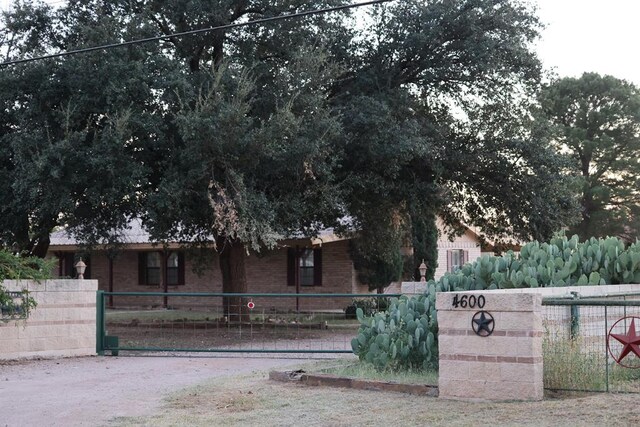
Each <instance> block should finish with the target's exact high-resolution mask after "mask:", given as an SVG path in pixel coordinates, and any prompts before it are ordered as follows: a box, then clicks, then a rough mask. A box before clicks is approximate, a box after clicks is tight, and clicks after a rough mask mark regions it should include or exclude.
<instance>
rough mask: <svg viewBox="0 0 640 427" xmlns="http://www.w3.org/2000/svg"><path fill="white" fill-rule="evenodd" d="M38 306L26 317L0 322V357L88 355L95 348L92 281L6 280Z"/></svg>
mask: <svg viewBox="0 0 640 427" xmlns="http://www.w3.org/2000/svg"><path fill="white" fill-rule="evenodd" d="M2 285H3V286H4V287H5V288H6V289H7V290H9V291H21V290H23V289H27V290H28V291H29V293H30V295H31V297H33V298H34V299H35V300H36V302H37V304H38V306H37V307H36V308H35V309H33V310H32V311H31V313H30V314H29V317H28V318H27V319H26V320H12V321H9V322H0V359H19V358H30V357H69V356H87V355H92V354H95V351H96V289H97V287H98V283H97V282H96V281H95V280H48V281H45V282H42V283H34V282H28V281H5V282H3V284H2Z"/></svg>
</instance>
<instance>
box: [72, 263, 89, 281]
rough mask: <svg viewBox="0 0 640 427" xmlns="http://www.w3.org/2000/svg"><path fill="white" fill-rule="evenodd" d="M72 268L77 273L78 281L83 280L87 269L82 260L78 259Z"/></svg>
mask: <svg viewBox="0 0 640 427" xmlns="http://www.w3.org/2000/svg"><path fill="white" fill-rule="evenodd" d="M74 267H75V268H76V271H77V272H78V279H84V271H85V270H86V269H87V264H85V263H84V262H82V258H80V261H78V262H77V263H76V265H75V266H74Z"/></svg>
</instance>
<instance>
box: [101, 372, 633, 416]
mask: <svg viewBox="0 0 640 427" xmlns="http://www.w3.org/2000/svg"><path fill="white" fill-rule="evenodd" d="M327 363H330V362H323V364H320V365H317V366H316V367H317V368H318V369H319V370H326V369H327V368H328V365H327ZM304 368H306V369H309V368H313V365H305V366H304ZM267 375H268V373H267V372H256V373H254V374H253V375H250V376H246V375H245V376H238V377H232V378H228V379H225V380H222V381H221V380H216V381H211V382H205V383H203V384H201V385H200V386H197V387H193V388H188V389H185V390H182V391H180V392H178V393H175V394H174V395H172V396H170V397H169V398H167V399H166V400H165V403H164V405H163V407H162V408H161V409H160V410H159V411H158V412H157V413H156V414H155V415H153V416H150V417H143V418H119V419H115V420H114V421H113V423H112V425H117V426H152V425H153V426H235V425H238V426H240V425H242V426H253V425H260V426H300V425H305V426H353V425H358V426H377V425H402V426H424V425H447V426H449V425H454V426H457V425H469V426H473V425H494V426H496V425H532V426H533V425H535V426H557V425H567V424H571V425H593V426H602V425H638V424H639V423H640V411H639V410H638V396H637V395H632V394H552V395H548V396H547V397H546V398H545V400H544V401H541V402H505V403H481V402H473V403H470V402H460V401H448V400H443V399H438V398H430V397H419V396H411V395H405V394H401V393H392V392H379V391H362V390H350V389H336V388H324V387H308V386H304V385H301V384H298V383H280V382H274V381H269V380H268V379H267Z"/></svg>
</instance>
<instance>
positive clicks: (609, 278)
mask: <svg viewBox="0 0 640 427" xmlns="http://www.w3.org/2000/svg"><path fill="white" fill-rule="evenodd" d="M621 283H640V242H636V243H634V244H631V245H629V246H627V247H625V244H624V242H623V241H622V240H621V239H619V238H616V237H610V238H606V239H596V238H591V239H589V240H587V241H585V242H580V241H579V239H578V236H573V237H571V238H570V239H568V238H567V237H564V236H563V237H556V238H554V239H552V240H551V241H550V242H549V243H539V242H531V243H528V244H526V245H524V246H523V247H522V250H521V252H520V255H516V254H514V253H513V252H507V253H506V254H504V255H502V256H500V257H497V256H487V255H485V256H483V257H481V258H479V259H478V260H476V261H474V262H472V263H468V264H465V265H464V266H463V267H462V268H461V269H459V270H458V271H456V272H454V273H446V274H445V275H444V276H443V277H441V278H440V279H438V280H437V281H434V280H430V281H428V282H427V291H426V293H425V295H422V296H420V297H417V298H411V299H407V298H406V297H403V298H401V299H400V300H392V302H391V306H390V307H389V310H388V311H387V312H385V313H376V314H375V315H373V317H365V316H364V313H363V312H361V311H358V313H360V314H362V316H360V315H359V316H358V318H359V319H360V323H361V326H360V330H359V332H358V336H357V337H356V338H354V339H353V340H352V342H351V345H352V347H353V350H354V352H355V353H356V354H357V355H358V356H359V357H360V359H361V360H366V361H368V362H371V363H374V364H375V365H376V366H377V367H379V368H381V369H383V368H385V367H388V366H391V367H393V368H397V369H405V368H407V367H413V368H416V367H420V366H431V365H435V364H436V363H437V336H438V322H437V318H436V311H435V295H436V292H451V291H471V290H483V289H508V288H537V287H549V286H598V285H606V284H621ZM420 327H423V328H424V330H420V332H416V330H417V329H420ZM414 334H415V336H414ZM423 334H426V336H428V337H429V336H432V337H434V340H433V341H432V342H431V341H430V342H427V344H428V345H427V344H425V345H426V347H425V350H423V349H422V347H421V345H422V344H421V342H420V341H419V339H420V337H424V335H423ZM379 336H383V338H379ZM391 344H394V346H392V345H391ZM394 347H395V350H394ZM401 348H402V349H403V350H402V352H401V353H398V351H399V350H400V349H401ZM427 350H428V351H427ZM425 351H426V353H425ZM398 354H400V356H398ZM392 356H393V357H392Z"/></svg>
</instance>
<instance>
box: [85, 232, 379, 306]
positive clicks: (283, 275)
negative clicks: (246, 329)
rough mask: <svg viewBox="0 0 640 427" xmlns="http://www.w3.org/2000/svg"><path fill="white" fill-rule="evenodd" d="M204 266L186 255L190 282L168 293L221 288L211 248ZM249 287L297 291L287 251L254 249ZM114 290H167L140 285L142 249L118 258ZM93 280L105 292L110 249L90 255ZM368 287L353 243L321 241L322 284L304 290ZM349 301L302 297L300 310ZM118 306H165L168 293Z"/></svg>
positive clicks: (285, 302)
mask: <svg viewBox="0 0 640 427" xmlns="http://www.w3.org/2000/svg"><path fill="white" fill-rule="evenodd" d="M205 260H206V263H205V267H206V268H205V270H204V271H203V272H202V273H203V274H201V275H198V274H197V273H196V272H194V268H193V267H194V264H195V262H196V259H195V258H194V257H193V256H191V255H190V254H189V252H187V253H186V254H185V285H183V286H169V287H168V289H169V292H213V293H217V292H222V276H221V273H220V267H219V259H218V256H217V254H216V253H215V252H214V251H213V250H212V251H210V252H209V254H208V255H206V257H205ZM245 267H246V274H247V282H248V290H247V292H258V293H295V287H293V286H287V250H286V248H281V249H277V250H272V251H265V252H261V253H258V254H256V253H250V254H249V255H248V257H247V258H246V260H245ZM113 275H114V280H113V290H114V291H116V292H146V291H148V292H162V291H163V289H162V288H161V287H160V286H145V285H139V284H138V252H137V251H124V252H122V253H120V254H119V255H118V256H117V257H116V258H115V260H114V261H113ZM91 278H92V279H95V280H97V281H98V283H99V288H100V290H104V291H107V290H108V288H109V262H108V258H107V256H106V253H105V252H101V251H96V252H94V253H92V255H91ZM368 292H369V291H368V289H367V287H366V286H363V285H361V284H360V283H359V282H358V280H357V275H356V272H355V270H354V268H353V262H352V261H351V258H350V255H349V242H348V241H347V240H344V241H336V242H331V243H325V244H323V245H322V286H303V287H301V293H302V294H307V293H314V294H315V293H322V294H325V293H326V294H328V295H330V294H335V293H343V294H345V293H347V294H348V293H368ZM349 302H350V299H348V298H347V299H345V298H322V299H317V298H314V299H310V298H300V300H299V308H300V309H301V310H311V309H323V310H338V309H344V308H345V307H346V305H348V303H349ZM113 303H114V306H115V307H124V306H144V307H161V306H162V305H163V297H135V298H134V297H118V296H114V297H113ZM263 304H269V306H273V307H277V308H281V309H295V305H296V301H295V298H290V299H271V300H269V302H267V300H265V302H264V303H263ZM168 305H169V306H172V307H191V308H208V307H219V306H220V305H221V300H220V299H219V298H197V299H196V298H190V297H169V301H168Z"/></svg>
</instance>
